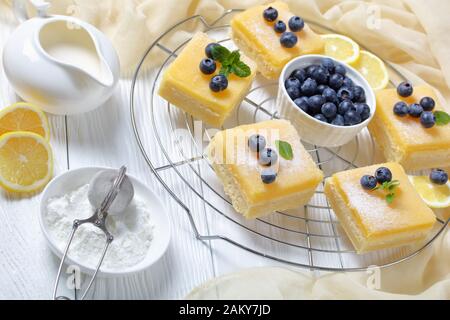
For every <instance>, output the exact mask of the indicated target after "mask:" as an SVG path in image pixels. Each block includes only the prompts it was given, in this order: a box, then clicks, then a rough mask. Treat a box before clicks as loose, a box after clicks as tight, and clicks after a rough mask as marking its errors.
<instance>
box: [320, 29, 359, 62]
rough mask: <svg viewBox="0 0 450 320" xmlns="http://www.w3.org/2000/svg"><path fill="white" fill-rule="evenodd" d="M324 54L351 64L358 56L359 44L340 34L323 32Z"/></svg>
mask: <svg viewBox="0 0 450 320" xmlns="http://www.w3.org/2000/svg"><path fill="white" fill-rule="evenodd" d="M321 37H322V39H323V40H324V41H325V46H324V54H325V55H327V56H330V57H332V58H335V59H336V60H339V61H341V62H343V63H348V64H351V63H353V62H355V61H356V60H358V58H359V52H360V50H359V45H358V44H357V43H356V42H355V41H353V40H352V39H350V38H349V37H346V36H343V35H341V34H324V35H322V36H321Z"/></svg>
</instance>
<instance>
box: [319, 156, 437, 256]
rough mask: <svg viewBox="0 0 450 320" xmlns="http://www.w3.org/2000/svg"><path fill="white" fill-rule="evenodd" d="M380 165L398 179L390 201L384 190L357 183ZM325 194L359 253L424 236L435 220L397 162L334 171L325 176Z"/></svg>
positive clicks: (421, 238) (397, 244) (412, 240)
mask: <svg viewBox="0 0 450 320" xmlns="http://www.w3.org/2000/svg"><path fill="white" fill-rule="evenodd" d="M379 167H387V168H389V169H390V170H391V172H392V177H393V179H395V180H398V181H399V182H400V185H399V186H398V187H397V188H396V190H395V198H394V201H393V202H392V203H391V204H388V203H387V202H386V199H385V195H386V194H385V191H384V190H365V189H364V188H363V187H362V186H361V184H360V179H361V177H362V176H363V175H373V174H374V172H375V170H376V169H377V168H379ZM325 195H326V196H327V198H328V201H329V202H330V205H331V207H332V208H333V210H334V212H335V214H336V216H337V217H338V219H339V222H340V223H341V225H342V227H343V228H344V230H345V232H346V233H347V236H348V237H349V238H350V240H351V242H352V243H353V246H354V247H355V249H356V251H357V252H358V253H364V252H367V251H371V250H378V249H384V248H391V247H397V246H401V245H405V244H409V243H414V242H416V241H419V240H423V239H424V238H425V237H426V235H427V234H428V232H429V231H430V230H431V229H432V227H433V225H434V223H435V221H436V217H435V215H434V213H433V211H432V210H431V209H430V208H428V207H427V205H426V204H425V202H423V200H422V199H421V198H420V196H419V194H418V193H417V192H416V191H415V189H414V187H413V186H412V185H411V183H410V182H409V179H408V177H407V175H406V174H405V171H404V170H403V168H402V166H401V165H399V164H398V163H385V164H380V165H373V166H369V167H364V168H358V169H353V170H348V171H343V172H339V173H336V174H334V175H333V176H331V177H330V178H328V179H327V180H326V182H325Z"/></svg>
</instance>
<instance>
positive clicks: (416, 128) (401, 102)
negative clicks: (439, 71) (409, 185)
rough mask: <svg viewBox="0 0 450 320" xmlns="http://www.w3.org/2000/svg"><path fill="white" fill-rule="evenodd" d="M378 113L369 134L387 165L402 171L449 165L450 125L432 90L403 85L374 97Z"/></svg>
mask: <svg viewBox="0 0 450 320" xmlns="http://www.w3.org/2000/svg"><path fill="white" fill-rule="evenodd" d="M376 100H377V109H376V111H375V115H374V117H373V119H372V121H371V122H370V123H369V126H368V128H369V131H370V133H371V135H372V137H373V138H374V140H375V141H376V142H377V144H378V145H379V146H380V148H381V149H382V150H383V153H384V156H385V158H386V159H387V161H395V162H398V163H400V164H401V165H402V166H403V167H404V168H405V170H422V169H428V168H435V167H447V166H449V164H450V124H445V122H444V123H443V122H442V117H448V115H447V113H446V112H445V110H444V108H443V107H442V105H440V104H439V102H438V100H437V97H436V94H435V92H434V90H433V88H432V87H430V86H428V85H421V86H416V87H413V86H412V85H411V84H410V83H408V82H404V83H402V84H401V85H399V87H398V88H397V89H395V88H393V89H385V90H381V91H379V92H378V93H377V94H376Z"/></svg>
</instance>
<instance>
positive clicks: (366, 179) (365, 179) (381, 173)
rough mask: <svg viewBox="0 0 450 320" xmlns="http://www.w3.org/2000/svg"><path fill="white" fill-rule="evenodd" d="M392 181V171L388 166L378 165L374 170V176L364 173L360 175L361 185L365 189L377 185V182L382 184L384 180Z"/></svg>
mask: <svg viewBox="0 0 450 320" xmlns="http://www.w3.org/2000/svg"><path fill="white" fill-rule="evenodd" d="M391 181H392V172H391V170H389V168H386V167H380V168H378V169H377V170H376V171H375V176H371V175H364V176H362V177H361V181H360V182H361V186H362V187H363V188H364V189H366V190H373V189H375V188H376V187H377V184H378V183H379V184H383V183H385V182H391Z"/></svg>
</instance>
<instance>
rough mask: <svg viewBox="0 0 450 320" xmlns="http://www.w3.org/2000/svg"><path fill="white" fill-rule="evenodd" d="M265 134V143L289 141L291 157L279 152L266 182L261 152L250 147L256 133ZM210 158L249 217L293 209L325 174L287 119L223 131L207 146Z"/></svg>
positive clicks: (236, 205) (234, 201)
mask: <svg viewBox="0 0 450 320" xmlns="http://www.w3.org/2000/svg"><path fill="white" fill-rule="evenodd" d="M256 133H258V134H260V135H263V136H264V137H265V139H266V141H267V145H266V147H271V148H276V145H275V144H276V142H275V141H277V140H281V141H286V142H288V143H289V144H290V145H291V147H292V151H293V158H292V159H291V160H286V159H284V158H283V157H282V156H281V155H280V154H279V155H278V161H277V165H276V167H277V177H276V179H275V181H274V182H272V183H270V184H265V183H263V182H262V180H261V170H262V169H263V168H265V167H264V166H262V165H260V164H259V163H258V156H257V153H256V152H253V151H251V150H250V149H249V147H248V138H249V137H250V136H251V135H253V134H256ZM208 154H209V159H210V161H211V163H212V166H213V168H214V171H215V172H216V174H217V176H218V177H219V179H220V180H221V182H222V184H223V186H224V189H225V193H226V194H227V195H228V196H229V197H230V198H231V201H232V204H233V207H234V208H235V210H236V211H237V212H240V213H241V214H243V215H244V216H245V217H246V218H256V217H259V216H263V215H266V214H269V213H271V212H273V211H277V210H287V209H294V208H298V207H300V206H303V205H304V204H306V203H307V202H308V201H309V199H310V198H311V197H312V196H313V194H314V191H315V189H316V187H317V185H318V184H319V183H320V182H321V181H322V179H323V174H322V171H320V170H319V169H318V168H317V166H316V164H315V163H314V161H313V160H312V158H311V156H310V155H309V153H308V152H307V151H306V150H305V148H304V147H303V145H302V143H301V142H300V138H299V136H298V134H297V131H296V130H295V128H294V127H293V126H292V125H291V123H290V122H289V121H286V120H270V121H264V122H259V123H255V124H250V125H243V126H239V127H236V128H233V129H229V130H225V131H221V132H219V133H217V134H216V135H215V136H214V138H213V139H212V141H211V143H210V145H209V147H208Z"/></svg>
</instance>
